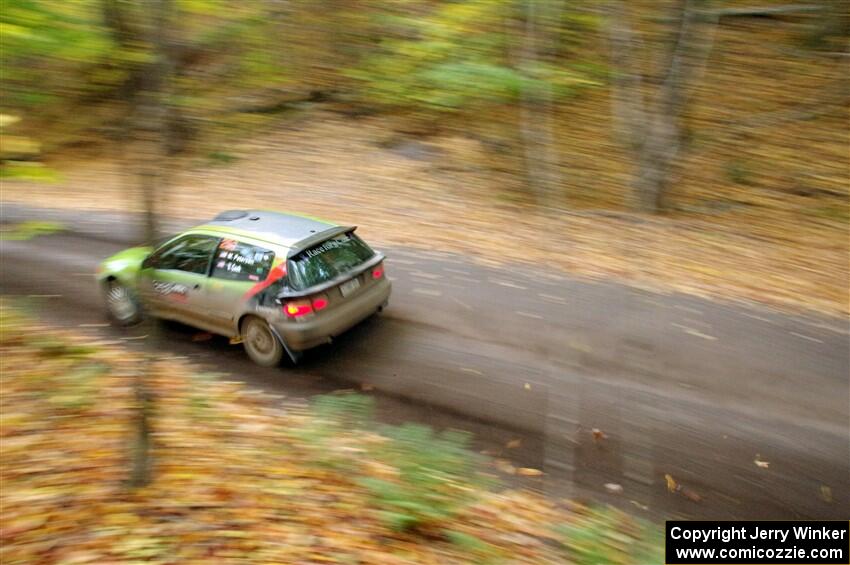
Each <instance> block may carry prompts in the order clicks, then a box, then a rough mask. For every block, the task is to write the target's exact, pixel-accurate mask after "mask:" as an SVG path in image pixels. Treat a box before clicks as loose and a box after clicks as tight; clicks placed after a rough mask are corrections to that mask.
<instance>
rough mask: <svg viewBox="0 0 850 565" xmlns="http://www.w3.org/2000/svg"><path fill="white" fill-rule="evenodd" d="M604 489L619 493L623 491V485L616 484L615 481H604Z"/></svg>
mask: <svg viewBox="0 0 850 565" xmlns="http://www.w3.org/2000/svg"><path fill="white" fill-rule="evenodd" d="M605 490H607V491H608V492H612V493H614V494H620V493H621V492H623V485H618V484H617V483H605Z"/></svg>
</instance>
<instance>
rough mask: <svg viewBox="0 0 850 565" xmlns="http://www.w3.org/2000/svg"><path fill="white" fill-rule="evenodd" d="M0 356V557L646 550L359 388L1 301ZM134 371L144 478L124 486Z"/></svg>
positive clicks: (323, 558) (642, 540) (583, 556)
mask: <svg viewBox="0 0 850 565" xmlns="http://www.w3.org/2000/svg"><path fill="white" fill-rule="evenodd" d="M0 356H2V364H3V366H2V376H1V377H0V378H2V387H0V392H1V393H2V394H0V424H2V426H0V439H1V440H2V451H3V457H2V462H0V481H2V489H0V509H1V510H0V536H2V548H1V549H0V561H2V563H4V564H5V565H13V564H24V563H26V564H29V563H62V564H82V563H91V564H98V565H105V564H108V563H162V564H166V563H175V564H176V563H263V564H271V563H346V564H354V563H364V564H365V563H375V564H378V563H380V564H387V565H392V564H428V563H432V564H444V563H535V564H539V563H559V564H563V563H588V564H589V563H618V564H627V563H634V564H644V563H650V562H659V563H660V562H661V557H660V553H659V551H660V549H659V546H658V543H659V542H658V539H657V537H655V536H656V534H655V533H654V531H652V530H649V529H647V527H646V526H645V525H643V524H641V523H639V522H637V521H635V520H633V519H631V518H629V517H628V516H626V515H624V514H621V513H619V512H616V511H613V510H588V509H584V508H580V507H575V506H571V507H570V508H571V509H570V510H567V509H566V506H565V505H563V504H562V505H559V504H556V503H554V502H552V501H549V500H546V499H544V498H541V497H539V496H537V495H533V494H530V493H526V492H521V491H498V490H495V489H488V488H485V485H486V484H487V480H486V479H487V477H486V476H485V475H482V474H481V472H480V471H479V470H478V468H479V467H477V466H475V459H474V455H473V454H472V453H470V452H466V451H465V450H463V449H462V447H461V445H462V440H463V438H462V437H461V436H452V435H451V434H445V433H444V434H434V433H432V432H431V431H430V430H428V429H426V428H418V427H414V426H402V427H394V428H386V429H384V430H383V431H382V432H381V433H378V432H377V431H374V430H372V431H370V430H371V428H367V427H364V426H363V425H362V424H363V420H364V418H366V416H367V410H366V409H365V407H367V406H368V402H365V401H364V397H326V398H325V399H322V400H320V401H318V402H317V403H316V404H315V405H314V406H313V407H312V408H311V409H296V408H292V407H290V408H283V407H282V406H281V405H280V403H279V401H276V400H274V399H272V398H270V397H267V396H264V395H262V394H259V393H257V392H255V391H251V390H248V389H246V388H245V387H243V386H241V385H238V384H235V383H229V382H224V381H220V380H217V379H215V378H214V377H211V376H205V375H199V374H197V373H195V372H194V371H193V369H192V367H191V366H189V365H186V364H182V363H178V362H174V361H169V360H163V359H159V360H153V359H144V358H141V357H140V356H138V355H137V354H132V353H129V352H128V351H126V350H124V349H120V348H117V347H113V346H110V345H104V344H99V343H97V342H92V341H91V340H87V339H85V338H84V337H79V336H72V335H70V334H67V333H60V332H57V331H55V330H51V329H49V328H45V327H42V326H39V325H37V324H35V323H33V322H32V321H30V320H27V319H25V318H22V317H21V316H20V315H19V314H18V313H17V312H16V311H13V310H10V309H8V308H4V309H3V311H2V343H0ZM139 375H141V376H142V377H143V378H144V381H145V382H146V383H147V387H148V390H149V391H150V393H151V394H152V398H153V399H154V400H153V402H152V409H151V421H150V427H151V430H152V434H153V435H152V438H153V440H152V461H153V465H152V476H153V481H152V482H151V483H150V484H149V485H148V486H146V487H143V488H138V489H131V488H130V487H129V485H128V482H127V481H128V479H129V476H130V457H131V453H132V447H133V446H134V445H135V443H134V438H135V437H136V436H135V431H136V430H137V426H136V422H137V420H136V418H137V417H138V414H139V411H138V404H137V402H136V400H135V399H136V396H135V386H134V383H135V382H136V378H137V377H138V376H139ZM423 443H427V445H428V446H429V449H423Z"/></svg>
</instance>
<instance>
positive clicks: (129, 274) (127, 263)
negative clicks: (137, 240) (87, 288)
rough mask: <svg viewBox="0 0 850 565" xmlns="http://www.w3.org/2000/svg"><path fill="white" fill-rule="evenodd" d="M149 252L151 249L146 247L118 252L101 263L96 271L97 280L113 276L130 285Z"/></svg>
mask: <svg viewBox="0 0 850 565" xmlns="http://www.w3.org/2000/svg"><path fill="white" fill-rule="evenodd" d="M151 251H153V248H151V247H149V246H146V245H144V246H140V247H131V248H129V249H125V250H124V251H119V252H118V253H116V254H115V255H113V256H112V257H108V258H106V259H104V260H103V261H102V262H101V264H100V266H98V269H97V276H98V278H99V279H104V278H106V277H108V276H114V277H116V278H118V279H119V280H121V281H123V282H125V283H132V282H133V281H134V280H135V278H136V273H138V272H139V269H140V268H141V266H142V261H144V260H145V258H146V257H147V256H148V255H150V253H151Z"/></svg>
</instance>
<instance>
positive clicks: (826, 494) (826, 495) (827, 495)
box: [820, 485, 832, 502]
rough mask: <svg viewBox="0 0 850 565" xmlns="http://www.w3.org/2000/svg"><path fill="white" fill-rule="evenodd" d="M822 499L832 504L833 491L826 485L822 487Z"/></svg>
mask: <svg viewBox="0 0 850 565" xmlns="http://www.w3.org/2000/svg"><path fill="white" fill-rule="evenodd" d="M820 497H821V500H823V501H824V502H832V489H831V488H829V487H828V486H826V485H821V486H820Z"/></svg>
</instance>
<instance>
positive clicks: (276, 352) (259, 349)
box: [241, 316, 285, 367]
mask: <svg viewBox="0 0 850 565" xmlns="http://www.w3.org/2000/svg"><path fill="white" fill-rule="evenodd" d="M241 333H242V347H244V348H245V353H247V354H248V357H250V358H251V361H253V362H254V363H256V364H257V365H259V366H261V367H276V366H278V365H280V362H281V360H282V359H283V355H284V353H285V351H284V349H283V344H282V343H280V340H279V339H278V338H277V336H275V334H274V332H272V330H271V328H270V327H269V324H268V323H267V322H266V321H265V320H263V319H262V318H257V317H255V316H251V317H249V318H246V319H245V321H244V322H242V328H241Z"/></svg>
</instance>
